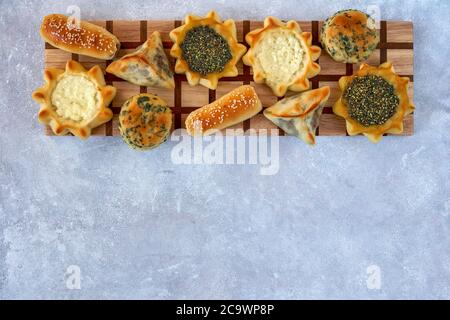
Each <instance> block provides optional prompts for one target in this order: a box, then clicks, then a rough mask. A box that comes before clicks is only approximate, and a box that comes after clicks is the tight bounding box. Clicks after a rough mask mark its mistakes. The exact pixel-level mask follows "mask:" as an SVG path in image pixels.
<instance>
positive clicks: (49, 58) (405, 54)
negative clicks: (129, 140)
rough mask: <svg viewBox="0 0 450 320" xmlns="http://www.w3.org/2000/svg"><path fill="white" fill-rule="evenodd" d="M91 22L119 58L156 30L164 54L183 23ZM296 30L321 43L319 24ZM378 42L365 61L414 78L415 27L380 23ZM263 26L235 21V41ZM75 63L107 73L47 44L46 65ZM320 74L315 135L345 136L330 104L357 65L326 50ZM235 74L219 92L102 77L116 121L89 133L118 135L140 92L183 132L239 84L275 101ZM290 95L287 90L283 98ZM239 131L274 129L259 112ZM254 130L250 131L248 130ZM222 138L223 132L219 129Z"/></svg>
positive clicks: (409, 123) (242, 72) (181, 83)
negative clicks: (112, 38) (326, 92)
mask: <svg viewBox="0 0 450 320" xmlns="http://www.w3.org/2000/svg"><path fill="white" fill-rule="evenodd" d="M92 22H93V23H95V24H97V25H100V26H102V27H106V28H108V29H110V30H111V31H112V32H113V33H114V34H115V35H116V36H117V37H118V38H119V40H120V41H121V42H122V48H121V49H120V51H119V53H118V57H122V56H123V55H125V54H127V53H130V52H132V51H134V49H135V48H136V47H137V46H139V45H140V44H142V43H143V42H144V41H145V37H148V36H150V34H151V33H152V32H154V31H159V32H160V33H161V36H162V40H163V44H164V48H165V51H166V53H167V55H168V56H169V50H170V47H171V45H172V43H171V41H170V38H169V32H170V31H171V30H172V29H173V28H174V27H176V26H178V25H181V23H182V21H173V20H144V21H137V20H136V21H127V20H115V21H92ZM298 23H299V25H300V27H301V28H302V30H303V31H304V32H312V33H313V39H314V43H315V44H316V45H318V44H319V42H318V41H319V34H318V32H319V30H320V27H321V26H322V24H323V21H316V22H314V21H298ZM380 25H381V28H383V29H382V30H380V34H381V39H382V41H381V43H380V45H379V48H378V49H377V50H376V51H375V52H374V53H373V54H372V56H371V57H370V58H369V59H368V60H367V61H366V63H369V64H371V65H378V64H380V63H381V62H383V60H384V59H388V60H390V61H392V62H393V64H394V67H395V69H396V71H397V72H398V73H399V74H401V75H402V76H407V77H409V78H410V79H412V80H413V79H414V77H413V76H414V58H413V40H414V36H413V24H412V22H407V21H387V22H384V21H383V22H382V23H381V24H380ZM262 26H263V22H262V21H236V28H237V37H238V41H239V42H244V39H245V34H246V32H248V31H251V30H254V29H256V28H261V27H262ZM69 59H76V60H78V61H80V62H81V63H82V64H83V65H84V66H85V67H86V68H91V67H92V66H94V65H99V66H100V67H101V68H102V70H105V68H106V66H107V65H108V64H109V63H110V61H102V60H98V59H95V58H90V57H86V56H78V55H72V54H70V53H67V52H64V51H61V50H59V49H56V48H53V47H52V46H50V45H48V44H47V45H45V53H44V61H45V67H46V68H48V67H54V68H64V67H65V64H66V62H67V60H69ZM169 59H170V62H171V63H172V65H173V63H174V61H173V59H172V58H171V57H169ZM319 64H320V65H321V68H322V71H321V73H320V75H319V76H317V77H315V78H314V79H312V81H311V87H322V86H326V85H328V86H330V87H331V95H330V99H329V100H328V103H327V105H326V108H325V109H324V114H323V115H322V118H321V120H320V125H319V129H318V132H317V133H318V135H319V136H346V135H347V132H346V129H345V121H344V120H343V119H341V118H339V117H337V116H335V115H334V114H333V113H332V110H331V106H332V105H333V104H334V103H335V102H336V100H337V99H338V97H339V95H340V92H339V89H338V85H337V81H339V78H340V77H341V76H344V75H346V74H349V73H351V72H352V71H356V70H358V68H359V64H357V65H346V64H342V63H337V62H335V61H333V60H332V59H331V58H330V57H329V56H328V55H327V54H326V53H325V52H322V55H321V57H320V59H319ZM238 70H239V75H238V76H237V77H235V78H226V79H222V80H221V81H220V82H219V86H218V88H217V90H215V91H211V90H208V89H207V88H205V87H203V86H195V87H193V86H190V85H189V84H188V83H187V81H186V77H185V76H184V75H175V85H176V87H175V89H173V90H168V89H161V88H156V87H148V88H146V87H139V86H136V85H133V84H130V83H128V82H126V81H124V80H122V79H119V78H117V77H115V76H113V75H110V74H106V76H105V79H106V81H107V83H108V84H110V85H113V86H115V87H116V88H117V96H116V98H115V99H114V101H113V102H112V104H111V108H112V110H113V112H114V114H115V115H114V118H113V119H112V120H111V121H110V122H109V123H107V124H104V125H102V126H100V127H98V128H96V129H94V130H93V135H98V136H106V135H112V136H118V135H119V131H118V113H119V112H120V108H121V106H122V104H123V102H124V101H125V100H127V99H128V98H130V97H131V96H133V95H136V94H138V93H140V92H148V93H154V94H157V95H159V96H160V97H161V98H162V99H164V100H165V101H166V102H167V104H168V105H169V106H170V107H171V108H172V111H173V113H174V129H178V128H184V121H185V119H186V117H187V115H188V114H189V113H190V112H192V111H193V110H195V109H196V108H199V107H202V106H203V105H205V104H208V103H209V101H210V100H211V99H212V98H219V97H221V96H223V95H224V94H226V93H227V92H229V91H230V90H232V89H234V88H236V87H238V86H240V85H242V84H251V85H253V86H254V87H255V88H256V92H257V93H258V96H259V98H260V99H261V102H262V104H263V107H264V108H266V107H270V106H271V105H273V104H274V103H276V102H277V100H278V99H277V97H275V96H274V95H273V94H272V92H271V90H270V88H268V87H267V86H266V85H263V84H255V83H254V82H253V76H252V73H251V68H249V67H247V66H243V64H242V62H239V64H238ZM409 90H410V92H409V95H410V97H412V96H413V94H414V83H413V82H411V83H410V85H409ZM292 94H294V93H292V92H288V94H287V95H292ZM230 129H238V130H236V131H234V132H228V133H227V134H235V135H236V134H237V135H240V134H250V133H252V134H255V132H256V134H271V131H270V130H271V129H277V127H276V126H275V125H274V124H273V123H272V122H270V121H269V120H267V119H266V118H265V117H264V116H263V114H262V113H260V114H258V115H257V116H255V117H254V118H252V119H249V120H247V121H245V122H243V123H240V124H237V125H236V126H234V127H233V128H230ZM250 129H252V130H250ZM278 132H279V134H280V135H284V132H283V131H282V130H278ZM223 133H224V134H225V130H223ZM413 133H414V115H413V114H412V115H409V116H408V117H406V118H405V121H404V132H403V133H402V136H408V135H413ZM45 134H47V135H53V133H52V131H51V129H50V128H49V127H46V128H45Z"/></svg>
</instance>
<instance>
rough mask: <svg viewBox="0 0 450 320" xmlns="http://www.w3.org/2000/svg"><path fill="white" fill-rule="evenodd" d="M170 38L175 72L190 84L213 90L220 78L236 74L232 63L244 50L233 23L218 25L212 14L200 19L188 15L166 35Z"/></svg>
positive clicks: (226, 22)
mask: <svg viewBox="0 0 450 320" xmlns="http://www.w3.org/2000/svg"><path fill="white" fill-rule="evenodd" d="M170 39H171V40H172V41H173V43H174V44H173V46H172V49H171V50H170V55H171V56H172V57H174V58H176V59H177V60H176V63H175V72H176V73H185V74H186V78H187V81H188V82H189V84H190V85H193V86H194V85H197V84H201V85H203V86H205V87H207V88H209V89H213V90H214V89H216V88H217V84H218V81H219V79H220V78H222V77H235V76H237V75H238V69H237V67H236V64H237V63H238V61H239V60H240V59H241V57H242V56H243V55H244V53H245V51H246V50H247V48H246V47H245V46H244V45H243V44H240V43H238V41H237V34H236V25H235V23H234V20H232V19H228V20H226V21H224V22H222V21H221V20H220V18H219V16H218V15H217V13H216V12H215V11H211V12H209V13H208V14H207V15H206V17H204V18H203V17H198V16H195V15H188V16H187V17H186V19H185V24H183V25H182V26H180V27H178V28H176V29H174V30H172V31H171V32H170Z"/></svg>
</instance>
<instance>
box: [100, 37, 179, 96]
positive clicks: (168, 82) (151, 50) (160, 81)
mask: <svg viewBox="0 0 450 320" xmlns="http://www.w3.org/2000/svg"><path fill="white" fill-rule="evenodd" d="M106 72H109V73H112V74H114V75H115V76H117V77H119V78H122V79H124V80H126V81H128V82H131V83H133V84H136V85H138V86H145V87H153V86H155V87H162V88H167V89H172V88H174V87H175V82H174V79H173V72H172V70H171V69H170V64H169V60H168V59H167V56H166V53H165V52H164V48H163V44H162V41H161V35H160V33H159V32H157V31H155V32H153V33H152V35H151V36H150V38H149V39H148V40H147V41H146V42H145V43H144V44H142V45H141V46H140V47H138V48H137V49H136V51H135V52H132V53H129V54H127V55H125V56H123V57H122V58H120V59H118V60H116V61H114V62H112V63H111V64H110V65H109V66H108V68H106Z"/></svg>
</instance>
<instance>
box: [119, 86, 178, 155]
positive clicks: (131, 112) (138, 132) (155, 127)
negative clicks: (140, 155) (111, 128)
mask: <svg viewBox="0 0 450 320" xmlns="http://www.w3.org/2000/svg"><path fill="white" fill-rule="evenodd" d="M171 129H172V110H170V108H169V107H168V106H167V103H166V102H165V101H164V100H163V99H161V98H160V97H158V96H156V95H154V94H149V93H142V94H138V95H136V96H133V97H131V98H130V99H128V100H127V101H125V103H124V104H123V106H122V109H121V111H120V115H119V131H120V134H121V136H122V138H123V140H124V141H125V142H126V143H127V144H128V145H129V146H130V147H132V148H133V149H137V150H150V149H153V148H156V147H158V146H159V145H160V144H162V143H163V142H165V141H166V140H167V138H168V137H169V134H170V130H171Z"/></svg>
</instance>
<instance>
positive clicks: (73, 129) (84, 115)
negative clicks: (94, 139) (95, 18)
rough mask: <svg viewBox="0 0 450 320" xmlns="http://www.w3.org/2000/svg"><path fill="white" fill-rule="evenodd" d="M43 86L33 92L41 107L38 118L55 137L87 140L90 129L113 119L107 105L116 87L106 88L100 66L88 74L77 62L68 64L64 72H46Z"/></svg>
mask: <svg viewBox="0 0 450 320" xmlns="http://www.w3.org/2000/svg"><path fill="white" fill-rule="evenodd" d="M44 80H45V82H46V84H45V85H44V86H43V87H41V88H39V89H37V90H36V91H34V92H33V96H32V97H33V99H34V100H35V101H37V102H38V103H39V104H40V105H41V109H40V110H39V114H38V119H39V121H40V122H41V123H44V124H47V125H49V126H50V127H51V128H52V130H53V132H54V133H55V134H56V135H65V134H68V133H69V132H70V133H72V134H73V135H75V136H77V137H79V138H81V139H87V138H88V137H89V136H90V135H91V130H92V129H93V128H95V127H98V126H99V125H101V124H103V123H105V122H108V121H109V120H111V118H112V117H113V113H112V111H111V109H109V108H108V105H109V104H110V103H111V101H112V100H113V99H114V97H115V95H116V88H114V87H112V86H107V85H106V83H105V79H104V77H103V72H102V70H101V69H100V67H99V66H94V67H93V68H91V69H90V70H89V71H86V69H84V67H83V66H82V65H81V64H79V63H78V62H76V61H72V60H70V61H68V62H67V64H66V70H60V69H54V68H50V69H46V70H45V72H44Z"/></svg>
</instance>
